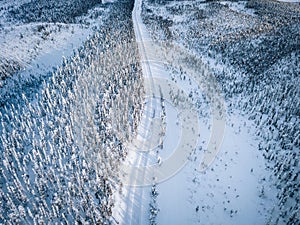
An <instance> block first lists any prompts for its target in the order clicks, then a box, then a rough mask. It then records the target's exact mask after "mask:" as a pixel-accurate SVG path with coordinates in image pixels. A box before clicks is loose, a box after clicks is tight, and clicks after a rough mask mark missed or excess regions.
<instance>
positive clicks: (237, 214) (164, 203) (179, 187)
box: [113, 1, 276, 225]
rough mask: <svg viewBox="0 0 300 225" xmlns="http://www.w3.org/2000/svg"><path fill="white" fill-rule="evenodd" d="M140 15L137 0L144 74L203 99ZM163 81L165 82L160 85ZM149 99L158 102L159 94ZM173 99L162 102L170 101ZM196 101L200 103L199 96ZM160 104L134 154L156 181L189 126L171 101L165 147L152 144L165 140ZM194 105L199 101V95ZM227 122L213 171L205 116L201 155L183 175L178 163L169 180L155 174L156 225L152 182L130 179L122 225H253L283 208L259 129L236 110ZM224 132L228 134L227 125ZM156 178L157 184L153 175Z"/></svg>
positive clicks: (121, 205)
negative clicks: (159, 132)
mask: <svg viewBox="0 0 300 225" xmlns="http://www.w3.org/2000/svg"><path fill="white" fill-rule="evenodd" d="M140 13H141V1H136V2H135V8H134V11H133V21H134V24H135V26H134V28H135V33H136V38H137V41H138V43H139V49H140V54H141V59H142V62H143V64H142V65H144V66H143V67H142V68H143V74H144V75H145V76H146V77H147V78H149V80H150V81H152V82H153V86H151V85H150V87H149V89H150V90H152V88H155V89H159V88H160V87H163V86H164V85H163V83H164V82H171V83H173V85H171V87H172V88H171V89H172V90H173V91H174V92H175V93H176V88H179V89H181V90H184V92H185V93H186V96H187V95H188V94H189V93H190V92H193V90H195V89H196V90H197V89H198V91H199V92H200V93H198V95H201V94H202V95H203V94H204V93H201V91H200V90H201V89H200V90H199V86H200V85H201V84H198V83H197V78H196V79H195V78H194V77H193V75H191V74H188V73H187V74H186V77H185V80H182V77H179V76H176V75H174V74H172V70H168V69H167V67H166V65H164V63H162V62H164V61H163V60H165V63H166V59H164V58H163V57H160V56H161V55H163V54H165V52H164V50H163V49H162V48H159V46H156V45H155V44H154V42H153V41H152V40H151V38H150V35H149V33H148V30H147V28H146V27H145V25H144V24H143V22H142V20H141V17H140ZM154 49H155V50H154ZM175 57H176V56H175ZM198 75H199V74H198ZM153 77H154V78H153ZM157 80H159V81H160V82H155V81H157ZM188 80H189V82H188ZM150 83H151V82H150ZM146 89H147V87H146ZM166 92H167V93H168V91H166ZM148 95H149V96H152V94H148ZM167 95H168V94H165V95H163V96H161V97H162V98H163V99H169V97H168V96H167ZM155 96H156V95H155ZM194 98H197V97H196V96H194ZM158 99H159V96H158V98H157V100H156V101H155V99H152V104H150V103H149V102H147V103H146V106H145V109H146V111H144V114H143V115H144V116H143V117H142V123H141V125H140V126H141V127H140V129H138V136H142V137H143V139H142V142H143V144H142V145H141V146H139V147H140V148H137V147H136V148H131V149H130V150H131V151H130V152H129V155H128V157H127V161H128V163H131V164H133V166H134V167H133V170H139V169H140V168H142V169H140V170H141V173H142V174H143V179H147V178H148V177H145V174H147V173H148V170H150V169H149V168H152V167H151V165H155V164H156V165H159V164H160V163H161V164H162V165H163V164H164V163H168V159H169V157H171V156H172V154H175V153H174V151H177V149H178V147H181V146H180V145H179V142H181V139H185V138H186V137H185V136H184V134H183V133H182V132H183V130H184V128H183V127H184V126H185V125H187V123H186V121H184V120H182V114H180V109H178V106H177V107H176V104H172V101H170V102H169V101H166V102H168V103H167V104H165V116H166V118H165V122H166V124H165V127H166V128H165V134H164V137H163V140H162V142H163V147H161V146H157V147H156V146H152V145H151V144H152V143H153V142H154V143H156V142H157V140H155V139H153V137H152V136H153V133H155V128H156V129H158V128H159V127H158V128H157V127H155V126H154V125H153V124H154V123H155V122H154V121H153V120H155V119H157V120H159V117H158V118H156V117H154V118H151V115H152V114H153V112H155V115H156V116H157V114H158V115H160V114H161V111H162V109H158V108H157V107H158V106H159V101H158ZM190 101H193V100H192V97H190ZM170 103H171V104H170ZM207 106H209V105H207V104H206V107H207ZM194 107H195V106H194ZM202 107H203V106H202ZM195 108H196V107H195ZM200 108H201V107H200ZM200 108H199V109H198V110H199V111H200V110H201V109H200ZM203 108H205V107H203ZM190 110H192V109H190ZM210 112H211V111H210ZM189 113H190V116H191V117H193V113H192V112H191V111H190V112H189ZM206 113H207V112H206ZM179 114H180V115H179ZM227 116H228V117H227V118H226V121H227V122H226V129H225V130H223V132H222V133H221V134H220V135H219V136H218V138H220V139H222V143H221V146H219V149H218V154H216V155H215V159H214V160H213V161H212V162H211V164H210V165H209V167H208V168H205V169H202V170H201V169H200V165H201V163H202V161H203V160H204V159H205V158H204V155H205V154H206V153H205V151H206V150H207V148H208V144H209V143H208V142H209V140H210V138H211V132H212V122H213V120H212V118H211V115H209V112H208V114H206V116H204V117H202V116H200V115H197V114H196V118H194V121H193V122H194V123H195V124H196V130H195V132H196V135H195V136H196V138H197V142H196V145H195V146H192V149H193V150H191V154H190V155H188V156H187V158H186V161H185V162H184V163H183V165H182V166H183V167H181V168H180V169H179V170H178V168H176V165H175V164H171V165H170V167H171V168H170V169H173V173H172V174H170V175H168V174H163V175H165V176H164V179H161V180H160V179H159V176H160V174H156V173H155V171H152V172H153V173H152V176H153V181H152V184H156V185H155V187H156V190H157V191H158V194H159V195H158V197H157V198H156V207H157V209H159V211H157V213H158V214H157V215H156V213H155V217H154V219H153V216H152V212H151V205H150V204H153V202H152V201H153V200H151V188H150V187H151V182H150V183H148V182H144V180H143V179H142V181H140V180H139V175H138V174H137V175H136V176H133V177H130V179H129V182H128V181H127V180H126V178H124V179H125V182H124V183H125V184H126V182H127V183H129V185H128V186H127V187H126V186H125V187H124V192H123V193H122V194H118V195H117V197H116V198H117V200H116V202H117V204H116V207H115V209H114V211H113V215H114V217H115V218H116V220H117V221H118V222H119V223H120V224H147V223H149V222H150V224H156V223H157V224H179V225H180V224H239V223H240V222H241V221H243V224H249V225H250V224H266V223H267V222H268V219H269V214H270V212H271V210H272V206H273V204H275V195H276V192H275V188H274V187H272V183H271V182H270V181H269V180H268V177H270V175H271V171H269V170H267V169H266V164H265V161H264V159H263V156H262V155H261V153H260V152H259V151H258V144H259V142H258V140H257V139H256V138H255V134H254V131H255V124H254V123H252V122H250V121H248V119H247V118H245V117H243V116H239V115H238V113H236V112H235V113H234V114H230V115H229V114H228V115H227ZM149 121H152V122H150V123H151V124H150V125H148V126H147V125H146V123H149ZM176 121H177V122H176ZM151 125H152V127H151ZM188 126H191V124H190V125H188ZM219 129H221V130H222V127H219ZM197 130H198V131H197ZM184 132H187V131H184ZM149 133H150V134H149ZM233 140H235V141H233ZM139 141H141V140H139ZM143 150H144V152H143ZM157 159H159V160H157ZM162 165H160V166H158V170H161V173H165V171H164V168H162ZM130 174H136V173H135V172H134V171H132V172H129V176H130ZM132 179H133V180H132ZM148 179H149V178H148ZM149 180H150V181H151V177H150V179H149ZM152 188H153V186H152ZM151 218H152V219H151Z"/></svg>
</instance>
